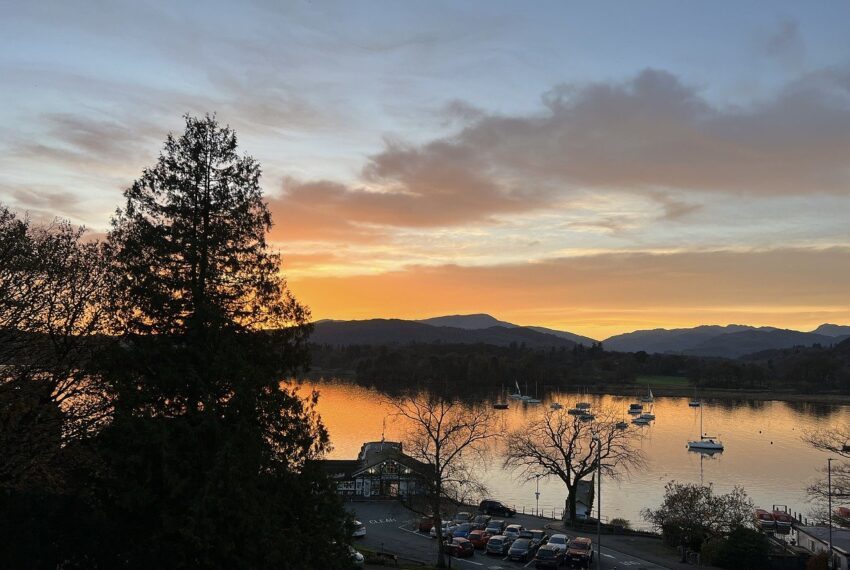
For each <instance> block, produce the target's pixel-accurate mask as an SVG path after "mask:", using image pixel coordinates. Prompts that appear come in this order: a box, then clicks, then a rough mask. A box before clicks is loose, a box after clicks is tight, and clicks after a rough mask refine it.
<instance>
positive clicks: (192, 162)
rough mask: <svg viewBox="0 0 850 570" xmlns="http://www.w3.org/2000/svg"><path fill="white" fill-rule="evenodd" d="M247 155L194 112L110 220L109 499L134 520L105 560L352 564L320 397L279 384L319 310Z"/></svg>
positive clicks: (120, 514) (112, 515)
mask: <svg viewBox="0 0 850 570" xmlns="http://www.w3.org/2000/svg"><path fill="white" fill-rule="evenodd" d="M236 149H237V139H236V135H235V133H234V132H233V131H232V130H231V129H229V128H228V127H223V126H221V125H219V124H218V123H217V121H216V120H215V118H214V117H211V116H206V117H204V118H194V117H191V116H187V117H186V127H185V132H184V133H183V134H182V135H180V136H179V137H175V136H171V135H169V137H168V138H167V140H166V143H165V146H164V149H163V151H162V153H161V155H160V157H159V160H158V161H157V163H156V165H155V166H153V167H152V168H149V169H146V170H145V171H144V173H143V174H142V176H141V178H140V179H139V180H137V181H136V182H135V183H134V184H133V185H132V187H130V188H129V189H128V190H127V191H126V192H125V198H126V204H125V205H124V207H123V208H122V209H120V210H119V211H118V212H117V214H116V216H115V217H114V219H113V227H112V231H111V232H110V234H109V238H108V242H109V244H110V247H111V248H112V253H113V256H114V259H115V269H116V275H117V279H118V280H119V287H118V289H119V290H120V291H121V292H122V293H121V294H120V295H119V296H118V297H117V298H116V299H115V303H114V317H115V326H116V329H117V332H119V333H120V334H121V335H122V336H123V342H122V343H121V344H120V346H119V348H118V349H117V350H116V351H115V353H114V354H113V355H112V357H111V359H110V360H109V361H108V362H107V363H106V368H107V369H108V371H109V373H110V375H111V377H112V378H113V379H114V381H115V386H116V387H117V390H118V398H117V401H116V411H115V418H114V421H113V423H112V425H111V426H110V428H109V429H107V430H105V431H104V433H103V435H102V438H101V439H102V442H101V443H102V446H103V449H104V450H105V451H104V453H105V456H106V459H107V465H108V467H109V468H108V470H107V475H106V477H105V480H104V482H103V485H102V491H103V504H104V505H105V507H104V508H105V509H106V511H107V512H106V518H107V519H108V520H111V521H121V524H118V525H116V526H115V527H114V528H113V529H112V532H111V533H109V534H108V535H107V537H106V540H104V541H103V543H101V544H100V545H99V546H98V550H99V552H100V553H101V556H103V557H104V558H105V563H115V562H116V561H117V560H121V561H122V563H129V564H130V565H131V566H140V567H141V566H144V567H152V566H160V567H228V568H235V567H252V568H263V567H276V568H287V567H291V568H304V567H322V568H335V567H344V566H345V565H346V560H347V557H346V556H345V555H344V554H345V551H344V547H343V544H344V541H345V538H346V536H345V530H344V529H345V525H344V511H343V510H342V508H341V506H340V504H339V502H338V501H337V500H336V497H335V495H334V494H333V492H332V490H331V489H330V487H329V486H328V483H327V482H326V481H325V479H324V478H323V477H322V476H321V475H320V474H318V473H316V472H314V471H313V467H312V466H311V464H310V463H309V460H310V459H313V458H316V457H318V456H320V455H321V454H322V453H323V452H325V451H326V450H327V449H328V446H329V442H328V435H327V432H326V430H325V428H324V426H323V425H322V424H321V421H320V419H319V418H318V415H317V414H316V412H315V403H316V396H315V395H314V396H313V398H312V399H309V400H308V401H305V400H303V399H302V398H300V397H299V396H298V394H297V393H296V392H295V390H294V388H293V387H291V386H287V385H286V384H282V383H281V379H282V378H285V377H286V375H287V374H290V373H291V372H293V371H294V370H295V369H297V368H298V367H300V366H302V365H304V364H305V363H306V358H307V348H306V339H307V337H308V335H309V325H308V318H309V312H308V310H307V309H306V308H305V307H304V306H302V305H301V304H299V303H298V302H297V301H296V300H295V298H294V297H293V296H292V295H291V293H290V292H289V290H288V289H287V286H286V282H285V281H284V279H283V278H282V277H281V276H280V273H279V267H280V259H279V257H278V256H277V255H275V254H274V253H272V252H271V251H270V249H269V247H268V245H267V243H266V240H265V236H266V233H267V232H268V230H269V228H270V227H271V215H270V213H269V210H268V207H267V206H266V204H265V202H264V201H263V197H262V192H261V189H260V185H259V180H260V167H259V165H258V164H257V162H256V161H255V160H254V159H252V158H251V157H249V156H240V155H238V154H237V151H236ZM316 537H321V540H316ZM110 557H111V558H110Z"/></svg>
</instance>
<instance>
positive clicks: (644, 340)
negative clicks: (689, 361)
mask: <svg viewBox="0 0 850 570" xmlns="http://www.w3.org/2000/svg"><path fill="white" fill-rule="evenodd" d="M745 330H754V327H750V326H747V325H727V326H725V327H724V326H718V325H702V326H699V327H694V328H689V329H653V330H640V331H634V332H630V333H625V334H618V335H615V336H612V337H610V338H607V339H605V340H604V341H602V343H603V345H604V346H605V348H606V349H607V350H616V351H619V352H637V351H639V350H643V351H644V352H649V353H665V352H676V353H682V352H685V351H687V350H691V349H693V348H696V347H697V346H699V345H700V344H701V343H703V342H705V341H707V340H709V339H711V338H714V337H716V336H720V335H723V334H727V333H735V332H740V331H745Z"/></svg>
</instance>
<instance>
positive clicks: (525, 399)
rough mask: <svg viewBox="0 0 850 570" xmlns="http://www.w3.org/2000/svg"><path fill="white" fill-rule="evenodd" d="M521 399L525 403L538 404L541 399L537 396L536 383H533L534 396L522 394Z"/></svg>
mask: <svg viewBox="0 0 850 570" xmlns="http://www.w3.org/2000/svg"><path fill="white" fill-rule="evenodd" d="M525 391H526V392H528V382H526V383H525ZM522 401H523V402H525V403H526V404H539V403H540V402H542V401H543V400H541V399H539V398H538V397H537V383H536V382H535V383H534V398H532V397H531V396H523V397H522Z"/></svg>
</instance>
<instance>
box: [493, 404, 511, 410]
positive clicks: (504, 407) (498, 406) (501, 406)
mask: <svg viewBox="0 0 850 570" xmlns="http://www.w3.org/2000/svg"><path fill="white" fill-rule="evenodd" d="M493 408H494V409H496V410H507V409H508V404H507V402H494V403H493Z"/></svg>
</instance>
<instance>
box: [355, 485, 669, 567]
mask: <svg viewBox="0 0 850 570" xmlns="http://www.w3.org/2000/svg"><path fill="white" fill-rule="evenodd" d="M348 509H349V510H350V511H351V512H353V513H354V514H355V516H356V518H357V519H358V520H359V521H360V522H362V523H363V524H364V525H365V526H366V536H365V537H364V538H359V539H357V542H356V543H355V546H356V545H357V544H363V545H364V546H366V547H368V548H370V549H373V550H383V551H385V552H389V553H392V554H396V555H399V556H402V557H404V558H407V559H410V560H417V561H420V562H423V563H427V564H433V562H434V560H435V558H436V552H437V544H436V541H435V540H434V539H433V538H431V537H430V536H428V535H427V534H425V533H420V532H418V531H417V522H418V520H419V515H417V514H416V513H414V512H412V511H410V510H408V509H405V508H404V507H403V506H402V505H401V504H399V503H397V502H393V501H376V502H362V503H351V504H349V505H348ZM506 520H508V521H510V523H518V524H521V525H523V526H524V527H525V528H528V529H535V528H544V529H545V528H546V525H547V524H550V523H551V522H552V521H550V520H547V519H540V518H536V517H532V516H529V515H516V516H515V517H512V518H510V519H506ZM547 532H549V534H552V532H551V531H547ZM566 534H569V535H571V536H575V534H573V533H566ZM591 538H593V540H594V541H595V540H596V537H595V536H591ZM602 544H603V546H602V564H601V566H595V567H596V568H599V569H600V570H658V569H661V568H667V567H666V566H659V565H658V564H653V563H651V562H647V561H646V560H641V559H640V558H637V557H635V556H631V555H629V554H626V553H623V552H618V551H616V550H611V549H610V548H606V547H605V537H604V536H603V540H602ZM594 549H595V544H594ZM451 562H452V568H466V569H471V568H480V569H485V568H486V569H489V570H499V569H506V568H524V567H526V568H533V567H534V562H533V561H531V562H527V563H523V562H513V561H509V560H505V559H502V558H500V557H497V556H488V555H487V554H484V552H483V551H480V550H478V551H476V552H475V555H474V556H472V557H470V558H452V560H451Z"/></svg>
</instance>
